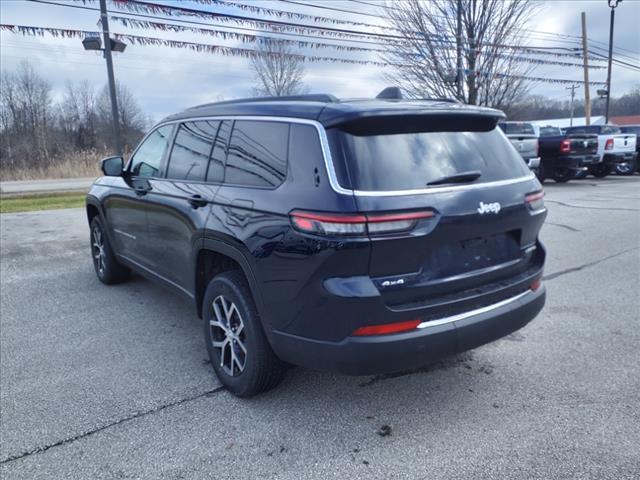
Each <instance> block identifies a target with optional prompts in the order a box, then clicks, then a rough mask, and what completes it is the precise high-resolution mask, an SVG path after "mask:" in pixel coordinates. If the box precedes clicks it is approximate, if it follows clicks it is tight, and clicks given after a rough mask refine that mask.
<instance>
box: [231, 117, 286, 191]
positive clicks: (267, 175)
mask: <svg viewBox="0 0 640 480" xmlns="http://www.w3.org/2000/svg"><path fill="white" fill-rule="evenodd" d="M288 138H289V124H287V123H282V122H261V121H256V122H253V121H244V120H240V121H236V122H235V124H234V126H233V132H232V133H231V141H230V142H229V153H228V155H227V168H226V171H225V183H228V184H231V185H247V186H256V187H277V186H278V185H280V184H281V183H282V182H283V181H284V179H285V177H286V173H287V143H288Z"/></svg>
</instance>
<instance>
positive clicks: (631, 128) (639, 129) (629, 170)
mask: <svg viewBox="0 0 640 480" xmlns="http://www.w3.org/2000/svg"><path fill="white" fill-rule="evenodd" d="M620 130H622V133H630V134H632V135H635V136H636V153H637V154H640V125H622V126H621V127H620ZM636 169H637V170H638V171H639V172H640V162H639V161H638V157H636V161H635V164H634V162H628V163H621V164H620V165H618V166H617V167H616V173H617V174H619V175H633V174H634V173H635V171H636Z"/></svg>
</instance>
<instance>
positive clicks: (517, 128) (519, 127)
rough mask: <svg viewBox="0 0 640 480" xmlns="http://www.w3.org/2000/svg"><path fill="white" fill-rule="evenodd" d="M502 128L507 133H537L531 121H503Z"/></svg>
mask: <svg viewBox="0 0 640 480" xmlns="http://www.w3.org/2000/svg"><path fill="white" fill-rule="evenodd" d="M500 128H501V129H502V131H503V132H504V133H506V134H507V135H517V134H522V135H535V134H536V132H535V131H534V129H533V125H531V124H530V123H522V122H512V123H501V124H500Z"/></svg>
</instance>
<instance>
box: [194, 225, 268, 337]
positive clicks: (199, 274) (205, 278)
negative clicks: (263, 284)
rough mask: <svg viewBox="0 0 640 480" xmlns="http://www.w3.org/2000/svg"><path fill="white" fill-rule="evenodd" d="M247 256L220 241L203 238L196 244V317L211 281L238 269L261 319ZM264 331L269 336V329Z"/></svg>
mask: <svg viewBox="0 0 640 480" xmlns="http://www.w3.org/2000/svg"><path fill="white" fill-rule="evenodd" d="M247 255H248V253H247V254H245V253H243V252H242V251H241V250H240V249H239V248H238V247H236V246H234V245H230V244H229V243H227V242H224V241H222V240H215V239H211V238H204V239H201V240H200V241H198V242H197V244H196V248H195V249H194V263H195V268H194V276H195V278H194V286H195V292H194V293H195V295H194V297H195V302H196V309H197V312H198V317H200V318H202V301H203V298H204V292H205V291H206V289H207V286H208V284H209V282H210V281H211V279H212V278H213V277H214V276H215V275H217V274H219V273H222V272H225V271H229V270H232V269H239V270H240V271H241V272H242V273H243V275H244V277H245V279H246V280H247V284H248V285H249V289H250V290H251V294H252V295H253V299H254V301H255V303H256V308H257V309H258V313H259V314H260V318H263V316H262V312H263V308H262V298H261V296H260V290H259V288H258V281H257V279H256V276H255V273H254V270H253V267H252V265H251V263H250V262H249V260H248V259H247ZM211 262H213V263H211ZM265 330H266V331H267V335H268V336H269V332H268V330H269V329H267V328H265Z"/></svg>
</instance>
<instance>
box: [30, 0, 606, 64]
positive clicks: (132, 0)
mask: <svg viewBox="0 0 640 480" xmlns="http://www.w3.org/2000/svg"><path fill="white" fill-rule="evenodd" d="M28 1H31V2H35V3H43V4H49V5H56V6H60V7H72V8H81V9H87V10H95V9H93V8H91V7H86V6H80V5H70V4H61V3H56V2H52V1H47V0H28ZM114 1H115V2H116V5H124V6H125V7H126V8H129V9H130V10H134V11H135V13H130V14H129V15H132V16H145V17H149V18H151V17H153V18H160V19H162V20H168V19H167V18H164V17H158V16H152V15H147V14H143V13H140V9H142V10H144V11H149V10H151V11H153V12H158V11H160V12H162V13H165V14H166V15H168V16H172V15H174V13H176V12H177V13H178V15H179V14H181V13H182V14H186V15H190V16H194V15H195V16H199V17H203V16H204V17H211V18H212V19H215V20H222V21H224V19H226V18H228V17H230V18H232V20H233V21H239V22H245V23H253V24H266V25H267V26H274V25H275V26H277V27H282V28H290V29H293V30H296V31H297V33H295V34H292V33H290V32H289V33H288V32H282V31H277V30H276V31H268V32H267V33H271V34H278V35H285V34H287V33H288V34H289V35H299V36H303V35H304V36H309V35H306V34H301V33H300V31H299V30H300V29H302V30H312V31H317V32H319V33H321V34H323V35H324V33H325V30H328V33H330V34H332V35H341V34H342V33H338V32H343V33H346V35H348V36H350V35H355V36H360V37H362V36H369V37H372V38H379V39H384V40H387V41H404V40H406V38H405V37H403V36H400V35H389V34H376V33H367V32H360V31H354V30H348V31H347V30H341V29H336V28H330V29H327V28H325V27H309V26H306V25H301V24H295V23H289V22H282V21H278V22H274V21H271V20H266V19H255V18H253V17H245V16H239V15H230V14H223V13H214V12H209V11H203V10H195V9H186V8H183V7H174V6H169V5H160V4H155V3H150V2H140V1H137V0H128V1H126V2H123V1H122V0H114ZM319 8H321V7H319ZM121 13H123V14H128V13H126V12H121ZM171 20H173V21H179V22H186V21H185V20H181V19H176V18H172V19H171ZM190 23H197V22H193V21H192V22H190ZM202 24H203V25H207V26H209V24H207V23H202ZM226 28H229V29H239V28H241V27H229V26H228V27H226ZM320 38H322V37H320ZM324 38H326V39H327V40H328V39H331V40H333V41H340V42H347V41H349V42H365V40H356V39H353V38H352V39H350V40H346V39H343V38H338V37H335V36H329V37H324ZM415 39H417V38H414V40H415ZM432 40H433V39H432ZM434 41H437V42H440V43H445V44H451V45H453V44H454V41H453V40H452V39H447V38H446V37H445V36H442V38H440V39H437V38H436V39H435V40H434ZM370 43H377V44H380V45H387V46H388V45H389V44H388V43H383V42H375V41H370ZM484 46H496V47H502V48H508V49H512V50H520V51H522V52H526V53H528V54H534V55H542V54H551V55H554V56H565V57H571V58H581V57H580V54H578V53H576V51H575V50H574V49H570V48H566V47H524V46H520V45H507V44H490V43H486V44H484ZM553 50H556V51H553ZM557 50H565V51H567V52H571V53H561V52H557ZM593 60H599V59H597V58H594V59H593Z"/></svg>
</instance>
